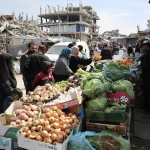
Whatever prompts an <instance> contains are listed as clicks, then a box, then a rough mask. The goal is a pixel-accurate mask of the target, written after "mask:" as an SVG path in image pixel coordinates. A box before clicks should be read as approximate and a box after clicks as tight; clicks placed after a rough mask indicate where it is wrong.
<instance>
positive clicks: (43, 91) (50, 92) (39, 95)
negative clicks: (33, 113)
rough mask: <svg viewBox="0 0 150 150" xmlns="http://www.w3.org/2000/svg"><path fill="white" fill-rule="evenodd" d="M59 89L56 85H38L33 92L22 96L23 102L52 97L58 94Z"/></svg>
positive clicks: (42, 100)
mask: <svg viewBox="0 0 150 150" xmlns="http://www.w3.org/2000/svg"><path fill="white" fill-rule="evenodd" d="M60 93H61V89H60V87H59V86H58V85H53V86H52V85H50V84H46V85H44V86H38V87H36V89H35V90H34V91H33V92H29V93H28V95H26V96H25V97H23V101H24V102H33V101H37V102H44V101H46V100H49V99H52V98H53V97H55V96H57V95H60Z"/></svg>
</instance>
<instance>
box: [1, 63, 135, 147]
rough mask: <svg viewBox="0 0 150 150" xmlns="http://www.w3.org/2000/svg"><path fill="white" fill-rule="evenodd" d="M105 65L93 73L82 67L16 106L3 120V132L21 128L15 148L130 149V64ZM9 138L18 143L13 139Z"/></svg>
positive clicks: (28, 96) (12, 106)
mask: <svg viewBox="0 0 150 150" xmlns="http://www.w3.org/2000/svg"><path fill="white" fill-rule="evenodd" d="M104 63H106V64H98V63H97V64H96V67H97V68H98V69H97V70H95V69H94V70H93V71H92V72H85V71H83V70H82V69H79V70H78V71H77V73H76V74H75V75H74V76H71V77H70V78H69V79H68V81H62V82H58V83H56V84H54V85H50V84H46V85H44V86H38V87H37V88H36V89H35V90H34V91H33V92H29V93H28V94H27V95H26V96H25V97H23V98H22V99H21V101H15V102H13V103H12V105H11V106H10V107H9V108H8V109H7V110H6V112H5V113H4V114H1V116H0V123H1V125H0V130H3V129H4V128H7V129H14V130H15V132H14V134H15V139H18V140H15V144H16V143H17V144H16V147H15V146H13V147H12V148H11V149H12V150H15V149H17V150H22V149H33V148H36V149H37V150H38V149H39V150H40V149H44V150H48V149H49V150H50V149H55V150H67V148H68V150H74V149H73V146H74V147H75V146H77V145H78V147H80V146H81V147H82V146H83V144H85V145H86V150H88V149H89V150H94V149H96V150H97V149H100V150H101V149H102V150H105V149H107V150H115V149H116V148H117V150H128V149H130V118H131V109H130V100H131V99H133V98H134V89H133V85H132V83H131V82H130V77H131V72H130V67H129V66H127V64H130V63H127V64H123V62H120V61H117V62H104ZM103 66H104V68H102V67H103ZM106 67H107V69H106ZM81 131H82V132H81ZM93 131H95V132H93ZM0 133H1V132H0ZM0 136H1V137H4V134H1V135H0ZM5 138H6V139H7V140H8V141H9V140H10V143H11V146H12V145H14V143H12V141H13V140H14V138H13V137H9V136H8V137H5ZM77 139H78V140H77ZM95 139H97V140H95ZM11 140H12V141H11ZM81 141H82V142H81ZM93 141H96V143H95V142H93ZM68 143H69V145H68ZM87 143H88V144H87ZM17 145H18V146H19V147H18V146H17ZM67 145H68V146H67ZM87 145H88V146H87ZM9 146H10V145H9ZM116 146H117V147H116ZM83 147H84V146H83ZM98 147H99V148H98ZM3 148H4V149H6V150H7V149H9V148H10V147H9V148H6V147H3ZM9 150H10V149H9Z"/></svg>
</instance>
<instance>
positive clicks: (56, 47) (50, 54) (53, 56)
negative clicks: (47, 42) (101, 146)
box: [45, 42, 90, 63]
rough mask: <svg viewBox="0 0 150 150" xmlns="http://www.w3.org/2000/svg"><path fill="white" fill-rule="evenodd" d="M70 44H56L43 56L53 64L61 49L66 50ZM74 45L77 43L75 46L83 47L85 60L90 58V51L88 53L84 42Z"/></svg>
mask: <svg viewBox="0 0 150 150" xmlns="http://www.w3.org/2000/svg"><path fill="white" fill-rule="evenodd" d="M70 43H71V42H61V43H57V44H55V45H53V46H52V47H50V48H49V49H48V51H47V52H46V54H45V55H46V56H47V57H49V59H50V60H51V62H53V63H55V62H56V61H57V59H58V57H59V54H60V53H61V50H62V49H63V48H66V47H67V46H68V45H69V44H70ZM76 43H77V46H78V45H82V46H83V51H84V52H86V55H87V58H89V57H90V51H89V47H88V45H87V44H86V43H85V42H76Z"/></svg>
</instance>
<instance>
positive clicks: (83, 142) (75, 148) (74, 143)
mask: <svg viewBox="0 0 150 150" xmlns="http://www.w3.org/2000/svg"><path fill="white" fill-rule="evenodd" d="M86 136H101V134H99V133H95V132H89V131H86V132H83V133H82V132H79V133H78V134H75V135H74V136H72V137H71V138H70V140H69V143H68V148H67V150H95V149H94V148H93V147H92V146H91V145H90V143H89V142H88V141H87V139H86Z"/></svg>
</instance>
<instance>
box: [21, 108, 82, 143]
mask: <svg viewBox="0 0 150 150" xmlns="http://www.w3.org/2000/svg"><path fill="white" fill-rule="evenodd" d="M78 124H79V120H78V119H77V117H76V116H75V115H73V114H69V115H66V114H65V113H64V112H62V111H61V110H60V109H58V108H57V107H53V108H52V109H49V108H45V112H44V113H43V114H41V118H40V119H34V120H33V121H30V122H28V123H27V124H26V126H25V127H24V128H23V130H22V135H23V136H24V137H26V138H29V139H32V140H37V141H40V142H45V143H49V144H53V145H55V144H56V143H63V141H64V140H65V139H66V138H67V137H68V136H69V135H70V133H71V131H72V129H73V128H74V127H77V125H78Z"/></svg>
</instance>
